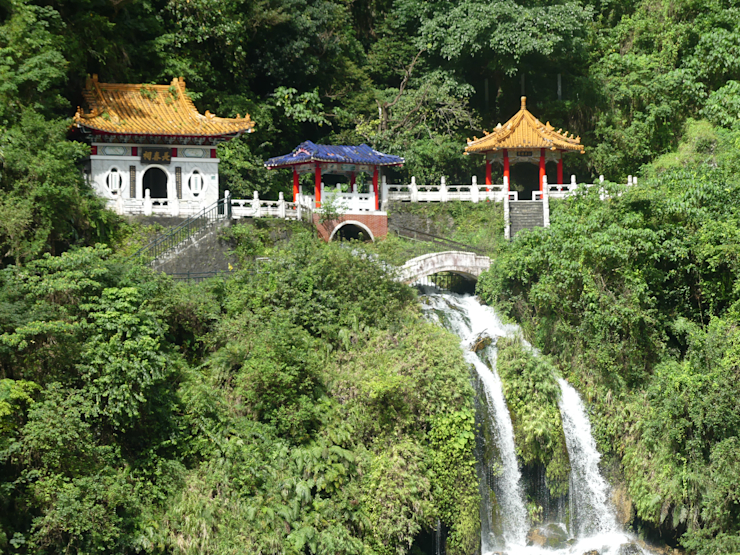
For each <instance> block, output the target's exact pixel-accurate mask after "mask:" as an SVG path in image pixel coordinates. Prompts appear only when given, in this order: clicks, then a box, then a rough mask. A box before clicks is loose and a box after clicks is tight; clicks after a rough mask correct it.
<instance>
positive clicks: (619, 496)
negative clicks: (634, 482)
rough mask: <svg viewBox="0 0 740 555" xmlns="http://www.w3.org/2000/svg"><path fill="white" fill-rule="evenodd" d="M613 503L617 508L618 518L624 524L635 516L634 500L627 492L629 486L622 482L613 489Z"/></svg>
mask: <svg viewBox="0 0 740 555" xmlns="http://www.w3.org/2000/svg"><path fill="white" fill-rule="evenodd" d="M612 503H614V507H615V508H616V509H617V520H618V521H619V523H620V524H621V525H622V526H626V525H627V524H629V523H630V522H632V519H633V518H634V516H635V510H634V507H633V506H632V500H631V499H630V496H629V493H628V492H627V486H625V485H624V484H620V485H619V486H617V487H615V488H614V489H612Z"/></svg>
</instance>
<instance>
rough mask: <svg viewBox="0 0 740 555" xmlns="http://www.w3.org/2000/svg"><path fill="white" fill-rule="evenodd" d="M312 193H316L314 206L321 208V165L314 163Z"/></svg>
mask: <svg viewBox="0 0 740 555" xmlns="http://www.w3.org/2000/svg"><path fill="white" fill-rule="evenodd" d="M314 194H315V195H316V208H321V165H320V164H318V163H317V164H316V181H315V182H314Z"/></svg>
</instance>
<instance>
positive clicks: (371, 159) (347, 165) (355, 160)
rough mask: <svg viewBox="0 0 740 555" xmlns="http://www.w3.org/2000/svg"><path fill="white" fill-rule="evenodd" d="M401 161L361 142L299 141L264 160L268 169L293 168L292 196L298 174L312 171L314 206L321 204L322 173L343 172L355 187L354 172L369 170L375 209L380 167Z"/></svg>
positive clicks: (401, 159) (295, 192) (377, 200)
mask: <svg viewBox="0 0 740 555" xmlns="http://www.w3.org/2000/svg"><path fill="white" fill-rule="evenodd" d="M403 162H404V160H403V158H401V157H400V156H393V155H391V154H383V153H382V152H378V151H377V150H375V149H374V148H371V147H369V146H367V145H366V144H361V145H357V146H351V145H317V144H315V143H312V142H311V141H305V142H302V143H301V144H299V145H298V146H297V147H296V148H295V149H294V150H293V152H291V153H290V154H285V155H283V156H276V157H274V158H270V159H269V160H267V162H265V167H267V169H268V170H272V169H277V168H292V169H293V198H294V199H295V198H296V197H297V195H298V176H299V175H301V174H304V173H311V172H313V173H314V174H315V176H316V179H315V194H316V207H317V208H319V207H320V206H321V176H322V174H339V175H346V176H348V177H349V178H350V183H351V184H352V187H353V188H354V187H355V175H356V174H358V173H361V172H365V173H368V174H369V173H372V175H373V191H374V193H375V209H376V210H378V208H379V194H378V173H379V172H378V169H379V168H380V167H381V166H400V165H402V164H403Z"/></svg>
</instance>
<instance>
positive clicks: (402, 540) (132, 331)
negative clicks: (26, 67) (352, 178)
mask: <svg viewBox="0 0 740 555" xmlns="http://www.w3.org/2000/svg"><path fill="white" fill-rule="evenodd" d="M385 272H386V270H385V269H384V266H383V265H381V264H379V263H377V262H374V261H373V260H372V259H370V258H365V259H360V258H357V257H356V256H354V255H353V254H352V253H351V252H349V250H348V249H344V248H341V247H340V246H332V245H329V246H326V245H324V244H323V243H321V242H320V241H319V240H318V239H316V238H314V237H313V236H312V234H308V233H305V232H304V233H302V234H296V235H294V236H293V239H292V240H291V242H290V243H289V244H287V245H284V246H283V247H282V248H279V249H276V251H275V252H274V253H273V256H272V259H271V261H270V262H269V263H267V264H265V265H263V266H262V268H261V271H260V273H257V274H254V273H250V272H246V271H245V272H243V273H237V274H236V275H234V276H233V277H231V278H230V279H229V280H228V281H226V282H224V281H222V280H215V281H212V282H210V283H206V284H202V285H200V286H173V283H172V282H171V281H170V279H169V278H167V277H165V276H164V275H157V274H155V273H152V272H149V271H143V270H142V269H141V268H136V267H132V266H131V265H129V264H123V263H121V262H120V261H117V260H116V259H115V257H112V256H111V253H110V251H109V250H108V249H105V248H102V247H96V248H88V247H86V248H81V249H78V250H75V251H74V252H70V253H65V254H63V255H61V256H59V257H50V256H46V257H43V258H41V259H39V260H36V261H34V262H31V263H29V264H27V265H26V266H23V267H20V266H10V267H8V268H6V269H5V270H4V271H3V272H2V274H1V275H0V283H1V288H0V307H1V308H0V326H2V332H3V333H2V335H0V371H1V372H2V379H0V468H1V469H2V473H0V476H1V478H0V549H1V550H2V551H3V552H7V553H34V554H38V553H60V552H68V553H92V552H106V553H158V552H166V553H173V552H176V553H234V552H239V553H243V552H249V553H265V554H268V553H306V552H310V553H321V554H335V553H358V554H359V553H379V554H380V553H388V554H390V553H406V552H408V551H409V550H410V549H411V547H412V546H413V545H414V541H415V540H417V539H420V540H421V541H423V539H424V538H423V534H422V532H423V533H426V534H427V535H428V534H429V531H430V530H433V529H434V528H436V526H437V522H438V521H441V522H442V523H443V524H444V525H445V526H446V527H447V528H449V530H450V538H449V543H448V545H449V548H450V552H454V553H471V552H473V551H474V550H475V549H476V547H477V545H478V542H479V528H480V524H479V516H478V490H477V481H476V478H475V472H474V467H473V463H474V458H473V445H474V434H473V425H474V417H473V397H472V387H471V385H470V373H469V367H468V364H467V363H466V362H465V361H464V360H463V356H462V353H461V351H460V349H459V348H458V347H457V345H458V339H457V338H456V337H454V336H452V335H450V334H449V333H447V332H445V331H444V330H442V329H441V328H439V327H437V326H435V325H433V324H429V323H426V322H425V321H424V320H423V319H422V318H421V316H420V314H419V311H418V310H417V308H416V304H415V295H414V294H413V292H412V290H411V289H410V288H408V287H407V286H405V285H401V284H399V283H397V282H394V281H392V280H391V279H390V278H389V277H388V276H386V273H385ZM420 536H421V538H420ZM427 541H429V538H427Z"/></svg>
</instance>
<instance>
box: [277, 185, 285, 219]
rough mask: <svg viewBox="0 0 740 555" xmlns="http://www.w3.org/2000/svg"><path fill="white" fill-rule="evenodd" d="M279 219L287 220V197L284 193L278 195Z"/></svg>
mask: <svg viewBox="0 0 740 555" xmlns="http://www.w3.org/2000/svg"><path fill="white" fill-rule="evenodd" d="M278 217H279V218H282V219H283V220H284V219H285V197H284V196H283V192H282V191H280V192H279V193H278Z"/></svg>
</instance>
